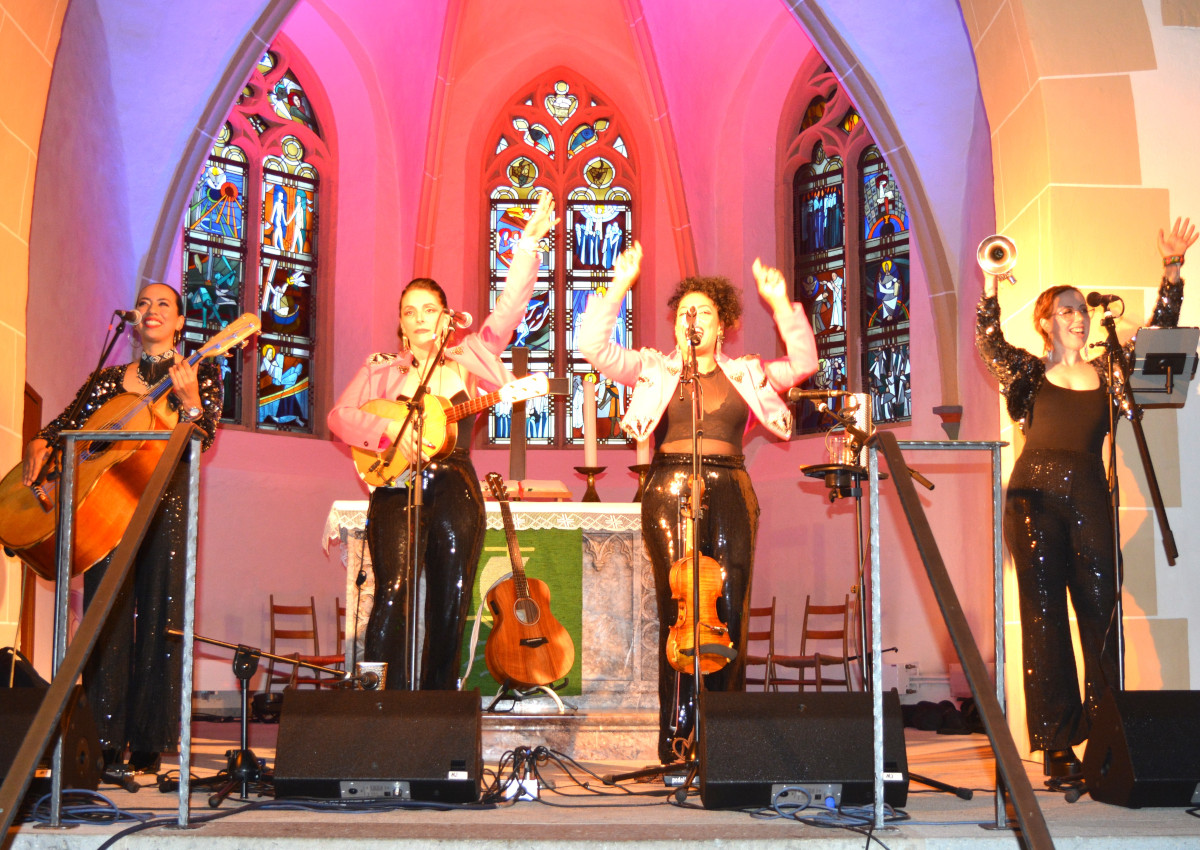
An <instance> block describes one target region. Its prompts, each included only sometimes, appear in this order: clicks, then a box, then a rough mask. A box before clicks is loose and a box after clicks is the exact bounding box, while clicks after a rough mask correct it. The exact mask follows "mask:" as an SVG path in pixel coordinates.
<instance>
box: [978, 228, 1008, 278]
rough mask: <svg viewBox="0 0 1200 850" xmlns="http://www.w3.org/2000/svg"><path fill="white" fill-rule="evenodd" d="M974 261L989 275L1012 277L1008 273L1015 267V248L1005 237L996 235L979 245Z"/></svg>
mask: <svg viewBox="0 0 1200 850" xmlns="http://www.w3.org/2000/svg"><path fill="white" fill-rule="evenodd" d="M975 259H976V260H978V262H979V267H980V268H981V269H983V270H984V271H985V272H987V273H988V274H990V275H995V276H996V277H1012V275H1011V274H1010V272H1012V270H1013V268H1014V267H1015V266H1016V265H1017V246H1016V245H1015V244H1013V241H1012V240H1011V239H1009V238H1008V237H1007V236H1001V235H1000V234H999V233H997V234H995V235H994V236H989V237H988V238H987V239H984V240H983V241H982V242H980V243H979V250H978V251H977V252H976V254H975Z"/></svg>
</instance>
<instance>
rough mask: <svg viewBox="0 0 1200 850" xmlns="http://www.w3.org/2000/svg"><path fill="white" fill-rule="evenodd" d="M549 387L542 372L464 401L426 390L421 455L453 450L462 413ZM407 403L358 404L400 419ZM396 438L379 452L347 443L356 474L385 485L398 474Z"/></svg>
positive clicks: (402, 464)
mask: <svg viewBox="0 0 1200 850" xmlns="http://www.w3.org/2000/svg"><path fill="white" fill-rule="evenodd" d="M549 391H550V382H549V380H548V379H547V378H546V376H545V375H544V374H540V373H539V374H536V375H530V376H529V377H527V378H521V379H520V380H518V381H513V382H512V383H511V384H505V385H504V386H502V387H501V388H500V389H498V390H496V392H494V393H488V394H487V395H483V396H479V398H473V399H471V400H470V401H464V402H463V403H462V404H451V403H450V402H449V401H448V400H447V399H445V398H442V397H441V396H438V395H433V394H429V395H426V396H425V398H424V403H423V404H422V407H421V410H422V413H423V415H424V417H425V427H424V429H423V431H422V434H421V436H422V441H423V442H424V444H425V451H424V455H425V457H427V458H428V459H430V460H441V459H442V458H444V457H446V456H447V455H449V454H450V452H452V451H454V443H455V440H456V439H457V438H458V426H457V425H455V424H454V423H456V422H458V421H459V420H460V419H462V418H463V417H465V416H470V415H471V414H472V413H478V412H479V411H481V410H487V409H488V408H489V407H492V406H493V405H496V404H499V403H500V402H502V401H506V402H509V403H515V402H518V401H525V400H527V399H531V398H535V397H537V396H542V395H545V394H546V393H548V392H549ZM410 407H411V405H410V404H409V403H408V402H407V401H390V400H388V399H386V398H373V399H371V400H370V401H368V402H367V403H366V404H364V405H362V406H361V407H359V410H361V411H362V412H363V413H370V414H373V415H375V416H382V417H384V418H385V419H393V420H396V421H398V422H403V421H404V419H405V417H406V416H408V410H409V408H410ZM399 445H400V441H399V440H397V441H396V442H395V443H394V444H392V446H391V447H390V448H387V449H384V450H383V451H379V452H372V451H368V450H367V449H360V448H356V447H354V446H351V447H350V455H351V457H352V458H353V459H354V466H355V468H356V469H357V470H358V475H359V477H360V478H362V480H363V481H365V482H366V483H367V484H370V485H371V486H372V487H388V486H391V485H392V484H393V483H395V481H396V479H398V478H401V476H403V474H404V472H405V471H406V470H407V469H408V465H409V461H408V458H406V457H405V456H404V453H403V452H400V451H398V450H397V448H398V446H399Z"/></svg>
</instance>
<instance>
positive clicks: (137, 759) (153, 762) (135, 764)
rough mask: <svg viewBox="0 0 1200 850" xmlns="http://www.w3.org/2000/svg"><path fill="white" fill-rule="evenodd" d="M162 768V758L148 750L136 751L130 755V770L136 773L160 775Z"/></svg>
mask: <svg viewBox="0 0 1200 850" xmlns="http://www.w3.org/2000/svg"><path fill="white" fill-rule="evenodd" d="M161 767H162V756H161V755H160V754H159V753H154V752H149V751H146V750H134V751H132V752H131V753H130V754H129V769H130V770H132V771H133V772H134V773H158V771H159V768H161Z"/></svg>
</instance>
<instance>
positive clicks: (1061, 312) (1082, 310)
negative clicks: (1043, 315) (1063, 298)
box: [1054, 307, 1088, 319]
mask: <svg viewBox="0 0 1200 850" xmlns="http://www.w3.org/2000/svg"><path fill="white" fill-rule="evenodd" d="M1076 313H1078V314H1079V315H1080V316H1082V317H1083V318H1085V319H1086V318H1087V315H1088V311H1087V308H1086V307H1059V308H1058V309H1057V310H1055V311H1054V315H1056V316H1061V317H1062V318H1064V319H1068V318H1070V317H1071V316H1073V315H1074V314H1076Z"/></svg>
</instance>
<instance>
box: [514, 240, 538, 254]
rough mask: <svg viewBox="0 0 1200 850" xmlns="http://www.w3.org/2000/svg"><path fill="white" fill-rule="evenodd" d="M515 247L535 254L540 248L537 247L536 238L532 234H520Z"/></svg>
mask: <svg viewBox="0 0 1200 850" xmlns="http://www.w3.org/2000/svg"><path fill="white" fill-rule="evenodd" d="M517 248H518V249H519V250H521V251H525V252H527V253H530V254H536V253H537V252H538V251H540V250H541V248H539V247H538V240H536V239H534V238H533V237H532V236H522V237H521V238H520V239H518V240H517Z"/></svg>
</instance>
